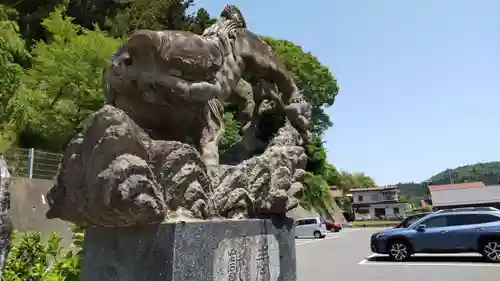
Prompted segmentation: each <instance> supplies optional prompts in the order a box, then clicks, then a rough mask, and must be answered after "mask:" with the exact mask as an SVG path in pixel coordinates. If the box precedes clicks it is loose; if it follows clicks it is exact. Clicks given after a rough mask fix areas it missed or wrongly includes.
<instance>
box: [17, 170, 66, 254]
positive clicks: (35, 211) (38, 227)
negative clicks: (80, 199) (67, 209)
mask: <svg viewBox="0 0 500 281" xmlns="http://www.w3.org/2000/svg"><path fill="white" fill-rule="evenodd" d="M51 187H52V181H51V180H44V179H27V178H21V177H16V178H13V182H12V183H11V186H10V198H11V199H10V200H11V201H10V202H11V210H10V213H11V216H12V223H13V225H14V229H16V230H17V231H19V232H26V231H38V232H40V233H41V234H42V236H43V237H44V238H45V239H48V238H49V236H50V233H51V232H56V233H58V234H59V235H60V236H61V238H62V241H61V244H62V245H63V246H66V245H69V244H70V243H71V235H72V233H71V232H70V231H69V229H68V227H69V224H68V223H66V222H64V221H62V220H59V219H52V220H48V219H47V218H45V213H46V212H47V210H48V209H49V207H48V205H47V201H46V198H45V195H46V194H47V192H48V191H49V189H50V188H51Z"/></svg>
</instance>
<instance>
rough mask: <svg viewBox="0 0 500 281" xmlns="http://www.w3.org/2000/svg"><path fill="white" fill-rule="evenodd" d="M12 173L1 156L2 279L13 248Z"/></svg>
mask: <svg viewBox="0 0 500 281" xmlns="http://www.w3.org/2000/svg"><path fill="white" fill-rule="evenodd" d="M10 180H11V179H10V173H9V169H8V166H7V163H6V162H5V160H4V159H3V157H1V156H0V280H2V273H3V269H4V266H5V262H6V260H7V256H8V255H9V251H10V248H11V235H12V230H13V228H12V221H11V217H10V214H9V210H10V192H9V186H10Z"/></svg>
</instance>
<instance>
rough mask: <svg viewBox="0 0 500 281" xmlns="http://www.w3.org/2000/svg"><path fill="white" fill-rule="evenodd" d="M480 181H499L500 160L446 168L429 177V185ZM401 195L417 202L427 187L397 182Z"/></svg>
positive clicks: (486, 182) (492, 182)
mask: <svg viewBox="0 0 500 281" xmlns="http://www.w3.org/2000/svg"><path fill="white" fill-rule="evenodd" d="M474 181H482V182H484V183H485V184H486V185H492V184H499V183H500V162H485V163H477V164H473V165H465V166H461V167H457V168H454V169H446V170H444V171H442V172H440V173H437V174H436V175H434V176H432V177H431V178H429V180H428V181H427V182H428V184H429V185H432V184H436V185H437V184H449V183H451V182H454V183H462V182H474ZM397 185H398V186H399V187H400V188H401V195H402V196H405V197H406V198H408V199H409V201H410V203H412V204H414V205H415V204H418V201H419V200H420V199H424V198H425V197H426V194H427V187H426V186H425V185H423V184H422V183H417V182H408V183H398V184H397Z"/></svg>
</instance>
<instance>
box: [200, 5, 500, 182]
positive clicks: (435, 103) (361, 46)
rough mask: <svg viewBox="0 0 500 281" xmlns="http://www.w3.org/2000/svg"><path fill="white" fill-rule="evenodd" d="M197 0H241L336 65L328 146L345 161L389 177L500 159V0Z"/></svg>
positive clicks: (266, 24) (421, 176)
mask: <svg viewBox="0 0 500 281" xmlns="http://www.w3.org/2000/svg"><path fill="white" fill-rule="evenodd" d="M196 3H197V6H198V7H204V8H206V9H207V10H208V11H209V12H210V14H211V15H214V16H215V15H218V14H219V12H220V11H221V9H222V8H223V6H224V5H225V4H227V3H231V4H236V5H237V6H238V7H240V9H241V10H242V12H243V13H244V15H245V18H246V19H247V23H248V24H249V26H250V28H251V29H252V30H253V31H255V32H256V33H259V34H265V35H269V36H273V37H276V38H282V39H287V40H290V41H293V42H294V43H296V44H298V45H300V46H302V47H303V49H304V50H305V51H308V52H311V53H312V54H314V55H315V56H317V57H318V58H319V60H320V61H321V63H322V64H324V65H326V66H328V67H329V69H330V71H331V72H332V74H333V75H334V76H335V77H336V78H337V81H338V84H339V87H340V93H339V95H338V97H337V100H336V102H335V105H334V106H333V107H331V108H329V109H328V111H327V112H328V113H329V115H330V116H331V118H332V120H333V121H334V123H335V124H334V126H333V127H332V128H331V129H330V130H329V131H328V132H327V134H326V142H327V143H326V147H327V149H328V159H329V160H330V161H331V162H332V163H333V164H334V165H335V166H336V167H337V168H338V169H340V170H346V171H350V172H365V173H366V174H367V175H369V176H372V177H373V178H374V179H375V181H376V182H377V183H378V184H391V183H397V182H399V181H422V180H425V179H427V178H429V177H430V176H432V175H433V174H435V173H437V172H440V171H441V170H444V169H446V168H453V167H456V166H461V165H466V164H473V163H477V162H483V161H495V160H500V1H498V0H480V1H472V0H439V1H437V0H418V1H417V0H413V1H410V0H406V1H401V0H358V1H347V0H319V1H314V2H313V1H311V2H307V1H306V2H304V1H285V0H272V1H262V0H253V1H248V0H246V1H244V0H234V1H232V2H227V0H226V1H221V0H197V1H196ZM268 3H271V4H268ZM307 3H310V5H307ZM304 4H306V5H304Z"/></svg>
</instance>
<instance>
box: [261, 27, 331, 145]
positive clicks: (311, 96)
mask: <svg viewBox="0 0 500 281" xmlns="http://www.w3.org/2000/svg"><path fill="white" fill-rule="evenodd" d="M263 39H264V40H265V41H266V42H267V43H268V44H269V45H270V46H271V47H272V48H273V50H274V51H275V52H276V54H278V56H279V57H280V58H281V60H282V61H283V63H284V64H285V66H286V67H287V69H288V70H289V71H290V72H291V73H292V75H293V77H294V80H295V83H296V84H297V86H298V87H299V89H300V92H301V93H302V94H303V95H304V97H305V98H306V99H307V101H308V102H309V103H311V105H312V107H313V109H312V122H313V132H314V133H315V134H316V135H318V136H322V135H323V133H324V132H325V131H326V129H328V128H329V127H331V126H332V121H331V120H330V117H329V116H328V114H326V113H325V108H327V107H330V106H332V105H333V104H334V102H335V97H336V96H337V93H338V91H339V88H338V86H337V80H335V78H334V77H333V75H332V74H331V73H330V71H329V69H328V67H326V66H324V65H322V64H321V63H320V62H319V60H318V58H316V57H315V56H313V55H312V54H311V53H306V52H304V50H303V49H302V48H301V47H300V46H298V45H296V44H294V43H292V42H290V41H287V40H278V39H274V38H271V37H263Z"/></svg>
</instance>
